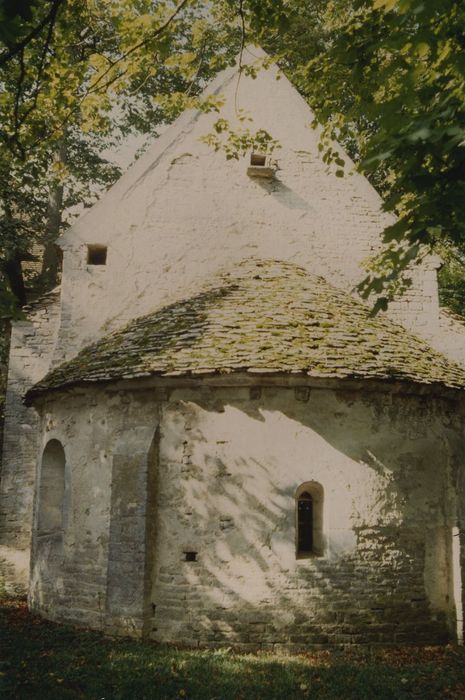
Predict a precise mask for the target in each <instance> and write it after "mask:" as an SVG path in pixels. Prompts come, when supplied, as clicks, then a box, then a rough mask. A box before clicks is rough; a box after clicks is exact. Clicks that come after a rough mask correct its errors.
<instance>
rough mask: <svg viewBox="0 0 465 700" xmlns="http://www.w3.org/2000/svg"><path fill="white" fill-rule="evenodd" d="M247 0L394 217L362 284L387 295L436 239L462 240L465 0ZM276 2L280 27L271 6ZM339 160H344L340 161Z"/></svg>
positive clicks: (267, 40)
mask: <svg viewBox="0 0 465 700" xmlns="http://www.w3.org/2000/svg"><path fill="white" fill-rule="evenodd" d="M308 5H309V3H305V2H296V3H292V8H289V9H288V8H287V6H286V4H285V3H273V10H272V11H271V8H270V3H261V4H260V7H255V3H253V2H251V3H250V5H249V6H250V12H251V15H252V16H251V19H250V22H251V25H252V26H254V27H256V30H257V32H258V35H259V37H260V39H261V41H262V43H263V44H264V45H265V46H266V47H267V48H268V49H269V50H271V51H273V53H278V55H279V56H280V58H281V61H282V63H283V65H284V66H285V67H286V68H287V70H288V72H289V74H290V76H291V77H292V79H293V80H294V82H296V84H297V85H298V86H299V88H300V90H301V91H302V92H303V94H304V95H305V97H306V98H307V99H308V100H309V102H310V103H311V104H312V106H313V108H314V109H315V112H316V114H317V119H318V122H320V123H321V124H322V125H323V129H324V131H323V141H322V145H323V151H324V152H326V157H327V158H331V154H330V152H329V151H328V149H330V146H329V145H328V144H329V139H338V140H340V141H342V142H344V143H345V145H346V147H347V148H348V150H349V152H350V154H351V155H352V156H353V157H354V158H355V159H356V161H357V162H358V169H359V170H360V171H361V172H362V173H364V174H365V175H367V176H368V177H369V178H370V180H371V181H372V183H373V184H374V185H375V186H376V187H377V189H378V190H379V191H380V193H381V194H382V196H383V197H384V208H385V210H386V211H389V212H392V213H393V214H395V215H396V216H397V217H398V218H397V220H396V221H395V222H394V223H393V224H392V225H391V226H389V227H388V228H387V229H386V231H385V232H384V243H385V246H384V248H383V250H382V252H381V254H380V256H379V258H378V260H377V262H376V265H375V266H374V267H373V269H372V271H371V272H370V273H369V274H368V276H367V277H366V279H365V280H364V281H363V282H362V284H361V287H360V289H361V291H362V292H363V294H364V295H365V296H369V295H370V294H372V293H375V294H381V296H380V298H379V300H378V307H379V306H381V307H383V306H386V303H387V300H388V298H389V297H390V296H391V295H392V292H393V291H394V290H395V289H396V285H397V286H398V280H399V276H400V275H401V274H402V273H403V272H405V271H407V270H408V268H409V266H410V265H411V264H412V262H413V261H418V260H420V259H421V258H422V256H424V255H425V254H426V253H427V252H429V251H431V250H432V249H433V248H434V247H435V246H436V245H437V243H438V242H447V243H448V245H452V246H454V247H455V248H458V249H461V250H463V249H464V246H465V99H464V97H465V93H464V90H465V53H464V50H463V49H464V46H465V6H464V5H463V3H461V2H459V1H458V0H430V1H429V2H424V0H350V1H349V2H347V1H346V0H332V1H331V2H319V1H318V0H316V1H315V2H313V3H311V4H310V5H311V6H310V7H308ZM268 9H270V11H271V15H270V16H271V17H273V27H272V31H271V36H270V31H269V26H267V25H269V21H268V19H266V17H265V15H266V13H267V10H268ZM341 167H342V166H341Z"/></svg>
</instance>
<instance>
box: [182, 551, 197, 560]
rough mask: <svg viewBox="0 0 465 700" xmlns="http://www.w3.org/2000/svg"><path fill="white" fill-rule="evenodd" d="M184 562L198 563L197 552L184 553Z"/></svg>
mask: <svg viewBox="0 0 465 700" xmlns="http://www.w3.org/2000/svg"><path fill="white" fill-rule="evenodd" d="M184 561H197V552H184Z"/></svg>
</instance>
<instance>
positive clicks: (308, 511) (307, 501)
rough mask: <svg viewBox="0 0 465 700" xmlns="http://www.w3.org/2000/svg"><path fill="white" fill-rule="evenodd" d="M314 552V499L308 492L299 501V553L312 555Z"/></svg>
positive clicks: (301, 495)
mask: <svg viewBox="0 0 465 700" xmlns="http://www.w3.org/2000/svg"><path fill="white" fill-rule="evenodd" d="M312 551H313V498H312V497H311V495H310V494H309V493H307V491H304V492H303V493H301V494H300V496H299V498H298V501H297V552H298V554H310V552H312Z"/></svg>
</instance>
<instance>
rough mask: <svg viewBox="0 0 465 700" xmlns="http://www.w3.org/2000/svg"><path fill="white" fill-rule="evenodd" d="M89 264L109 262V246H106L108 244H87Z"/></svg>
mask: <svg viewBox="0 0 465 700" xmlns="http://www.w3.org/2000/svg"><path fill="white" fill-rule="evenodd" d="M87 264H88V265H106V264H107V247H106V245H88V246H87Z"/></svg>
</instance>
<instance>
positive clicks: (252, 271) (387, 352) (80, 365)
mask: <svg viewBox="0 0 465 700" xmlns="http://www.w3.org/2000/svg"><path fill="white" fill-rule="evenodd" d="M240 371H247V372H248V373H252V374H253V373H259V374H263V373H267V372H270V373H277V372H285V373H289V372H292V373H294V374H295V373H296V372H302V373H305V374H307V375H309V376H311V377H325V378H331V377H334V378H339V379H340V378H354V379H378V380H390V381H392V380H404V381H405V380H406V381H409V382H415V383H419V384H439V385H442V386H445V387H451V388H465V370H464V369H463V368H461V367H460V366H459V365H456V364H454V363H452V362H449V361H448V360H447V359H446V358H445V357H444V356H443V355H441V354H440V353H438V352H436V351H434V350H432V349H431V348H430V347H429V346H428V345H427V344H426V343H425V342H424V341H422V340H420V339H418V338H416V337H415V336H413V335H411V334H410V333H408V332H407V331H406V330H405V329H404V328H403V327H402V326H400V325H397V324H395V323H393V322H391V321H390V320H388V319H386V318H382V317H375V318H373V317H371V316H370V310H369V308H368V307H366V306H365V305H364V304H362V303H360V302H358V301H357V300H356V299H354V298H353V297H351V296H350V295H349V294H347V293H346V292H344V291H342V290H340V289H337V288H335V287H333V286H332V285H331V284H330V283H328V282H327V281H326V280H325V279H323V278H321V277H316V276H315V275H312V274H310V273H308V272H307V271H305V270H304V269H302V268H300V267H298V266H296V265H294V264H292V263H287V262H282V261H279V262H278V261H269V260H267V261H243V262H242V263H240V264H239V265H238V266H237V268H236V269H235V270H234V271H232V272H226V273H223V274H222V275H220V276H218V278H217V279H216V280H215V282H214V283H213V284H212V285H211V286H210V287H209V288H207V289H206V290H205V291H204V292H202V293H200V294H198V295H197V296H195V297H192V298H190V299H185V300H182V301H178V302H176V303H175V304H172V305H170V306H167V307H165V308H163V309H161V310H159V311H156V312H155V313H152V314H150V315H148V316H144V317H141V318H138V319H136V320H134V321H132V322H131V323H130V324H129V325H128V326H126V327H125V328H123V329H122V330H118V331H115V332H113V333H111V334H110V335H108V336H106V337H104V338H103V339H101V340H99V341H98V342H96V343H94V344H92V345H90V346H88V347H87V348H85V349H84V350H82V351H81V352H80V353H79V354H78V355H77V356H76V357H75V358H74V359H72V360H70V361H69V362H66V363H65V364H63V365H61V366H59V367H57V368H55V369H53V370H52V371H51V372H49V374H47V376H46V377H45V378H44V379H43V380H42V381H41V382H39V383H38V384H36V385H35V386H34V387H33V388H32V389H31V390H30V391H29V392H28V399H30V398H32V397H34V396H36V395H38V394H41V393H43V392H46V391H48V390H52V389H58V388H61V387H66V386H70V385H74V384H81V383H89V382H102V381H111V380H117V379H129V378H135V377H142V376H150V375H159V376H160V375H161V376H178V377H179V376H185V375H199V374H210V373H211V374H219V373H231V372H240Z"/></svg>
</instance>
